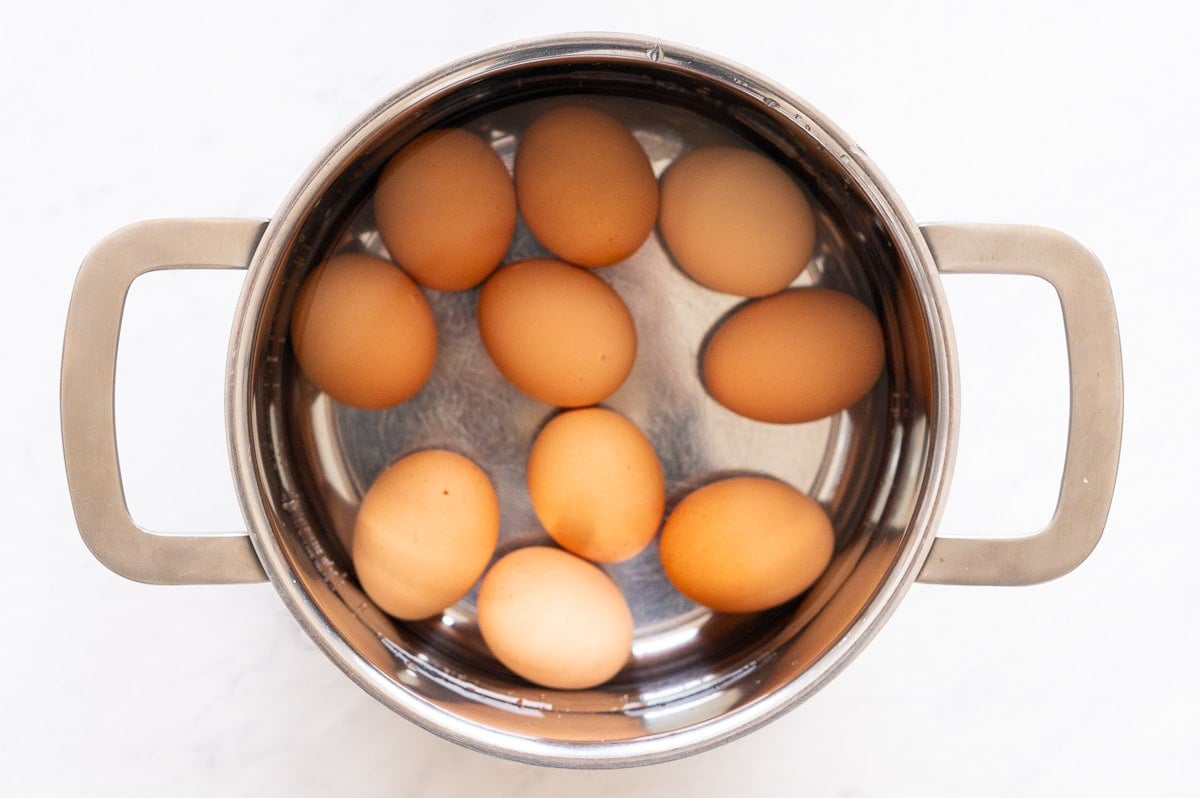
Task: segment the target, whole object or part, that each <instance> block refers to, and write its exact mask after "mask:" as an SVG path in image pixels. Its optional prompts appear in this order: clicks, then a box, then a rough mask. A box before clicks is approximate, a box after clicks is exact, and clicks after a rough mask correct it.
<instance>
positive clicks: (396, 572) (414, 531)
mask: <svg viewBox="0 0 1200 798" xmlns="http://www.w3.org/2000/svg"><path fill="white" fill-rule="evenodd" d="M499 534H500V505H499V502H498V501H497V499H496V492H495V490H494V489H493V487H492V483H491V481H490V480H489V479H488V477H487V474H485V473H484V472H483V471H482V470H481V469H480V468H479V466H477V465H475V464H474V463H473V462H471V461H470V460H469V459H467V458H466V457H463V456H462V455H461V454H457V453H455V452H449V451H444V450H440V449H428V450H424V451H419V452H416V453H414V454H410V455H408V456H407V457H404V458H402V459H401V460H399V461H397V462H396V463H395V464H393V465H392V466H391V467H390V468H388V469H387V470H386V471H384V472H383V473H382V474H381V475H380V476H379V478H378V479H376V480H375V482H374V483H373V484H372V485H371V488H370V489H369V490H368V491H367V494H366V495H365V496H364V497H363V500H362V505H361V506H360V507H359V510H358V517H357V518H356V520H355V523H354V538H353V540H352V543H351V550H352V552H351V556H352V559H353V561H354V570H355V573H356V574H357V576H358V581H359V582H360V583H361V584H362V586H363V590H365V591H366V593H367V595H368V596H370V597H371V600H372V601H374V602H375V603H376V604H378V605H379V607H380V609H382V610H383V611H384V612H386V613H388V614H389V615H394V616H395V617H397V618H400V619H402V620H418V619H421V618H428V617H429V616H431V615H435V614H437V613H439V612H441V611H442V610H444V609H445V608H446V607H449V606H450V605H451V604H453V603H455V602H456V601H458V600H459V599H461V598H462V597H463V596H465V595H466V594H467V592H468V591H469V590H470V589H471V586H472V585H474V584H475V580H477V579H478V578H479V576H480V574H482V573H483V571H484V569H485V568H486V567H487V564H488V561H489V560H490V559H491V557H492V553H493V551H494V550H495V548H496V539H497V537H498V536H499Z"/></svg>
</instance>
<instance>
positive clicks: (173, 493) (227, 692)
mask: <svg viewBox="0 0 1200 798" xmlns="http://www.w3.org/2000/svg"><path fill="white" fill-rule="evenodd" d="M301 5H302V4H299V3H294V4H284V3H278V4H252V3H248V2H224V1H223V0H212V1H210V2H204V3H191V4H187V5H186V7H185V6H184V5H183V4H172V3H161V2H146V3H124V4H117V3H112V4H108V7H104V8H102V7H101V4H77V5H76V4H65V3H61V2H48V3H43V4H33V3H26V4H22V10H21V11H20V12H15V11H13V10H12V9H7V10H6V11H5V14H4V19H3V20H2V21H0V219H2V220H3V221H2V222H0V230H3V234H4V235H3V241H4V246H3V249H0V252H2V253H3V256H4V266H3V274H4V278H5V281H4V288H3V290H0V332H2V336H0V341H2V342H3V343H2V350H0V351H2V352H3V371H2V373H3V374H4V381H3V384H2V390H0V409H2V411H3V412H2V417H3V419H4V424H3V425H0V469H2V471H0V485H3V509H4V513H3V516H2V518H3V520H2V521H0V531H2V533H3V542H4V551H5V555H6V556H5V568H4V572H5V575H4V578H3V579H2V580H0V608H2V609H0V613H3V614H2V616H0V618H2V620H3V635H4V638H5V644H4V646H3V652H4V653H3V654H0V774H3V782H2V783H3V785H4V786H3V788H0V789H2V791H3V792H4V793H5V794H10V795H122V796H126V795H168V794H169V795H216V794H221V795H256V796H257V795H273V794H289V795H331V794H332V795H338V794H353V795H363V796H371V795H389V794H395V795H422V796H449V795H460V794H464V793H466V792H467V791H472V792H475V793H479V794H486V795H522V796H550V795H563V794H569V795H573V796H577V798H586V797H587V796H601V795H611V794H635V793H638V792H644V793H646V794H653V795H659V796H683V795H687V796H698V795H713V796H716V795H722V796H723V795H729V794H737V795H754V794H772V795H792V794H805V795H835V796H891V795H909V794H912V795H916V794H922V795H945V796H958V795H977V796H980V795H982V796H992V795H995V796H1009V795H1018V794H1019V795H1063V794H1099V795H1126V794H1142V795H1183V794H1195V793H1196V790H1197V789H1198V788H1200V762H1198V760H1197V751H1198V750H1200V720H1198V719H1197V713H1198V710H1200V695H1198V692H1197V687H1196V679H1195V674H1196V668H1197V659H1198V655H1200V644H1198V642H1197V641H1198V640H1200V612H1198V610H1197V606H1198V605H1200V601H1198V600H1200V587H1198V585H1200V580H1198V579H1197V570H1198V568H1200V540H1198V538H1197V531H1198V530H1197V527H1196V523H1195V521H1194V518H1195V512H1194V500H1195V498H1196V496H1197V495H1198V490H1197V477H1200V469H1198V468H1197V466H1196V462H1197V460H1196V456H1195V452H1196V448H1197V446H1198V445H1200V436H1198V434H1197V424H1196V420H1195V419H1196V409H1195V408H1196V394H1197V387H1198V385H1197V376H1196V373H1197V366H1198V365H1200V364H1198V362H1197V360H1198V358H1197V354H1198V349H1200V347H1198V345H1197V337H1198V336H1197V334H1198V333H1200V325H1198V324H1197V321H1196V317H1197V313H1196V310H1195V307H1196V295H1197V290H1198V289H1200V280H1198V278H1197V271H1198V267H1200V263H1198V262H1197V255H1196V253H1197V245H1198V244H1200V239H1198V236H1197V232H1196V231H1197V229H1200V226H1198V225H1200V203H1197V200H1196V193H1195V183H1196V181H1197V180H1198V179H1200V156H1198V155H1197V154H1196V152H1197V151H1196V132H1197V129H1198V128H1200V124H1198V123H1200V111H1198V110H1197V109H1198V108H1200V90H1198V89H1197V79H1198V76H1200V47H1198V46H1197V44H1196V41H1195V31H1196V24H1197V20H1195V19H1192V18H1190V17H1191V11H1190V9H1191V5H1190V4H1184V3H1177V4H1167V3H1158V2H1139V3H1134V4H1126V3H1122V4H1115V3H1109V4H1103V3H1101V4H1091V5H1086V4H1068V3H1045V2H1024V1H1021V2H1006V3H1003V4H996V5H995V6H994V7H992V8H991V9H990V10H983V9H981V8H980V7H979V5H978V4H972V3H963V2H961V0H959V1H958V2H944V3H934V2H909V3H878V4H872V3H862V2H840V3H821V4H810V3H788V4H783V3H781V4H778V5H769V4H766V3H760V2H752V1H751V0H738V1H737V2H733V3H724V4H719V5H715V6H713V8H712V9H711V10H705V9H703V8H701V7H700V5H699V4H698V3H696V2H671V3H649V2H641V3H627V2H607V3H564V2H561V1H560V2H548V3H520V2H513V1H512V0H508V1H507V2H490V3H466V2H442V3H434V4H428V5H422V6H419V7H413V8H409V6H410V4H407V3H403V2H389V3H367V2H337V3H333V2H323V3H319V4H312V5H311V6H309V7H307V8H302V7H301ZM574 30H624V31H630V32H637V33H644V34H646V35H647V36H661V37H663V38H666V39H670V40H675V41H679V42H684V43H688V44H691V45H694V46H698V47H701V48H704V49H707V50H709V51H712V52H715V53H719V54H721V55H724V56H726V57H728V58H731V59H734V60H736V61H739V62H741V63H743V64H745V65H747V66H748V67H750V68H751V69H754V70H756V71H758V72H761V73H763V74H765V75H768V76H770V77H772V78H773V79H775V80H777V81H779V82H780V83H782V84H784V85H786V86H789V87H791V88H792V89H793V90H794V91H795V92H796V93H797V94H799V95H800V96H802V97H805V98H806V99H807V100H809V101H810V102H811V103H813V105H815V106H816V107H817V108H819V109H820V110H822V111H823V112H824V113H825V114H826V115H827V116H828V117H830V118H831V119H833V120H834V121H835V122H836V123H837V124H838V125H839V126H840V127H841V128H842V129H844V130H845V131H846V132H847V133H848V134H849V135H850V136H851V137H852V138H853V139H855V140H856V141H857V142H858V143H859V144H860V145H861V146H862V147H863V148H864V149H865V150H866V151H867V153H868V154H869V155H870V156H871V157H872V158H873V159H874V160H875V162H876V163H877V164H878V165H879V166H880V167H881V169H882V170H883V172H884V173H885V174H886V175H888V176H889V178H890V179H891V181H892V183H893V184H894V185H895V187H896V189H897V190H898V192H899V194H900V195H901V196H902V197H903V198H904V199H905V201H906V202H907V204H908V206H909V208H910V210H911V211H912V213H913V215H914V216H915V217H916V218H917V219H918V220H919V221H995V222H1028V223H1037V224H1044V225H1049V226H1052V227H1057V228H1059V229H1062V230H1064V231H1066V232H1068V233H1069V234H1071V235H1073V236H1074V237H1076V238H1078V239H1079V240H1081V241H1083V242H1085V243H1086V244H1087V245H1088V246H1089V247H1090V248H1091V249H1092V250H1093V251H1094V252H1096V253H1097V255H1098V256H1099V257H1100V259H1101V260H1102V261H1103V262H1104V263H1105V265H1106V267H1107V269H1108V271H1109V274H1110V278H1111V281H1112V285H1113V290H1114V294H1115V296H1116V301H1117V307H1118V313H1119V316H1120V324H1121V333H1122V341H1123V348H1124V356H1125V376H1126V391H1125V397H1126V414H1125V442H1124V449H1123V455H1122V462H1121V475H1120V480H1119V483H1118V489H1117V495H1116V499H1115V501H1114V504H1113V509H1112V514H1111V517H1110V519H1109V524H1108V528H1107V531H1106V533H1105V537H1104V539H1103V540H1102V541H1101V543H1100V545H1099V547H1098V548H1097V550H1096V551H1095V553H1094V554H1093V556H1092V557H1091V559H1089V560H1088V561H1087V562H1086V563H1085V564H1084V565H1083V566H1081V567H1080V568H1079V569H1078V570H1077V571H1075V572H1074V573H1072V574H1071V575H1069V576H1067V577H1064V578H1062V579H1060V580H1058V581H1055V582H1052V583H1050V584H1047V585H1043V586H1038V587H1029V588H951V587H930V586H924V585H916V586H914V587H913V588H912V590H911V591H910V592H909V593H908V595H907V597H906V599H905V600H904V602H903V603H902V605H901V607H900V609H899V610H898V612H897V613H896V615H895V616H894V617H893V619H892V620H891V621H890V623H889V624H888V625H887V627H886V628H885V629H884V630H883V632H882V633H881V634H880V635H879V637H878V638H876V640H875V641H874V642H873V643H872V644H871V645H870V646H868V647H867V649H866V650H865V652H864V653H863V654H862V655H861V656H860V657H859V658H858V659H857V660H856V661H855V662H854V663H853V664H852V665H851V666H850V667H849V668H848V669H847V670H846V671H845V672H844V673H843V674H842V675H840V676H839V677H838V678H837V679H835V680H834V681H833V682H832V683H831V684H829V686H828V687H826V688H825V689H824V690H822V691H821V692H820V693H819V694H818V695H816V696H815V697H814V698H813V699H811V700H810V701H808V702H807V703H805V704H804V705H802V706H801V707H799V708H798V709H796V710H794V711H793V712H791V713H790V714H788V715H786V716H785V717H783V718H782V719H780V720H778V721H776V722H774V723H773V724H771V725H770V726H768V727H766V728H764V729H761V730H759V731H757V732H755V733H753V734H751V735H750V736H748V737H745V738H743V739H741V740H739V741H736V742H734V743H732V744H729V745H726V746H724V747H721V748H719V749H716V750H714V751H711V752H708V753H704V754H701V755H698V756H695V757H692V758H689V759H685V760H682V761H678V762H673V763H669V764H666V765H659V766H654V767H648V768H641V769H635V770H626V771H619V772H573V771H557V770H549V769H543V768H536V767H531V766H527V765H520V764H514V763H510V762H504V761H501V760H498V759H493V758H490V757H487V756H484V755H480V754H476V753H473V752H470V751H467V750H464V749H460V748H458V747H457V746H454V745H452V744H450V743H446V742H443V741H441V740H440V739H437V738H435V737H433V736H432V735H430V734H428V733H426V732H424V731H421V730H419V729H417V728H416V727H415V726H413V725H411V724H409V723H408V722H406V721H404V720H403V719H401V718H400V717H399V716H396V715H393V714H392V713H391V712H390V711H389V710H387V709H385V708H384V707H383V706H381V705H379V704H378V703H376V702H375V701H374V700H373V699H371V698H369V697H368V696H367V695H366V694H364V693H362V692H360V691H359V689H358V688H356V687H355V686H354V685H353V684H351V683H350V682H349V680H347V679H346V678H345V677H344V676H342V675H341V673H340V672H339V671H338V670H337V669H336V668H335V667H334V666H333V665H332V664H331V663H329V662H328V661H327V660H326V659H325V658H324V656H323V655H322V654H321V653H319V652H318V650H317V649H316V647H315V646H314V645H313V644H312V643H310V642H309V640H308V638H307V637H306V636H305V634H304V633H303V632H302V631H301V630H300V628H299V626H298V625H297V624H296V623H295V622H294V621H293V619H292V618H291V616H290V615H289V614H288V612H287V611H286V609H285V608H284V607H283V605H282V603H281V602H280V601H279V599H278V598H277V595H276V593H275V591H274V590H273V589H272V588H271V587H270V586H269V585H251V586H241V587H182V588H162V587H158V588H156V587H149V586H144V585H139V584H134V583H132V582H128V581H125V580H123V579H121V578H119V577H117V576H115V575H114V574H112V573H109V572H108V571H106V570H105V569H104V568H103V567H102V566H101V565H99V564H98V563H97V562H95V561H94V560H93V559H92V557H91V556H90V554H89V553H88V552H87V550H86V549H85V548H84V546H83V544H82V543H81V541H80V539H79V537H78V534H77V533H76V531H75V526H74V520H73V517H72V513H71V509H70V505H69V500H68V496H67V492H66V485H65V478H64V476H63V468H62V459H61V449H60V440H59V432H58V361H59V355H60V347H61V338H62V330H63V322H64V318H65V313H66V307H67V301H68V298H69V295H70V291H71V285H72V281H73V279H74V274H75V270H76V269H77V267H78V264H79V262H80V261H81V259H82V258H83V256H84V255H85V254H86V252H87V251H88V249H89V248H90V246H91V245H92V244H94V243H95V242H96V241H98V240H99V239H100V238H102V237H103V236H104V235H106V234H107V233H109V232H111V231H112V230H114V229H116V228H117V227H119V226H121V225H123V224H125V223H127V222H130V221H134V220H138V219H143V218H150V217H164V216H167V217H170V216H256V217H269V216H270V215H271V214H272V213H273V211H274V209H275V208H276V207H277V205H278V203H279V202H280V201H281V200H282V198H283V197H284V195H285V194H286V192H287V191H288V189H289V188H290V186H291V184H292V182H293V181H294V180H296V179H297V178H298V177H299V176H300V174H301V173H302V172H303V170H304V169H305V168H306V166H307V165H308V163H309V161H310V160H311V159H312V158H313V157H315V155H316V154H317V153H318V152H319V151H320V150H321V149H322V148H323V147H324V145H325V144H326V143H327V142H328V141H329V140H331V139H332V138H333V137H334V136H335V135H336V134H337V133H338V132H339V131H340V129H341V128H343V127H344V126H345V125H347V124H348V123H349V122H350V121H352V120H353V119H354V118H355V117H356V116H357V115H358V114H359V113H361V112H362V111H364V110H365V109H366V108H367V107H369V106H370V105H372V104H373V103H374V102H375V101H376V100H378V99H380V98H382V97H383V96H385V95H387V94H389V93H391V92H392V91H394V90H395V89H397V88H398V87H400V86H402V85H403V84H405V83H406V82H408V81H410V80H412V79H414V78H415V77H417V76H418V75H420V74H422V73H424V72H426V71H428V70H430V69H433V68H435V67H437V66H439V65H441V64H443V63H445V62H448V61H450V60H453V59H456V58H459V57H461V56H464V55H466V54H469V53H471V52H474V51H477V50H480V49H484V48H487V47H490V46H492V45H495V44H499V43H502V42H506V41H509V40H512V39H519V38H526V37H530V36H535V35H544V34H550V33H556V32H565V31H574ZM239 280H240V275H239V274H238V273H232V274H212V273H209V274H189V275H158V276H154V277H150V278H146V279H144V280H143V281H140V282H139V283H138V284H137V285H136V286H135V288H134V290H133V292H132V294H131V296H130V301H129V307H128V314H127V322H126V327H125V333H124V337H123V339H122V352H121V362H120V371H119V385H118V426H119V430H120V432H119V434H120V443H121V446H122V456H123V458H124V461H125V466H126V471H127V487H128V495H129V502H130V506H131V508H132V510H133V513H134V515H135V517H136V518H137V519H138V520H139V521H140V522H142V523H143V524H145V525H147V526H150V527H152V528H156V529H161V530H171V531H193V530H206V529H207V530H222V529H225V530H228V529H236V528H239V527H240V526H241V519H240V516H239V512H238V509H237V504H236V501H235V499H234V495H233V491H232V486H231V481H230V478H229V475H228V467H227V463H226V458H225V452H224V432H223V427H222V424H223V410H222V407H221V402H222V380H223V369H224V353H225V344H226V340H227V335H228V329H229V324H230V320H231V318H232V313H233V306H234V302H235V300H236V296H237V291H238V288H239ZM945 285H946V288H947V293H948V295H949V297H950V300H951V306H952V311H953V316H954V321H955V324H956V327H957V330H958V343H959V350H960V355H961V358H962V371H961V375H962V387H963V403H962V407H963V430H962V436H961V441H960V458H959V465H958V469H957V471H956V478H955V485H954V491H953V496H952V499H951V503H950V506H949V507H948V509H947V513H946V516H945V518H944V520H943V524H942V527H941V529H942V531H943V532H945V533H954V534H960V535H964V534H965V535H1005V536H1007V535H1015V534H1024V533H1028V532H1031V531H1033V530H1034V529H1036V528H1038V526H1039V525H1040V524H1042V523H1044V522H1045V521H1046V520H1047V519H1048V518H1049V516H1050V513H1051V512H1052V509H1053V505H1054V501H1055V497H1056V491H1057V480H1058V476H1059V474H1060V470H1061V462H1062V457H1063V452H1064V443H1063V436H1064V431H1065V424H1066V391H1067V388H1066V386H1067V378H1066V368H1067V365H1066V357H1065V349H1064V345H1063V335H1062V331H1061V324H1060V320H1059V317H1058V315H1057V306H1056V303H1055V299H1054V295H1053V292H1052V291H1051V290H1050V289H1049V288H1048V287H1047V286H1045V285H1043V284H1040V283H1038V282H1036V281H1034V280H1030V279H1027V278H1025V279H1022V278H1007V279H1000V278H976V277H957V278H953V279H947V280H946V281H945Z"/></svg>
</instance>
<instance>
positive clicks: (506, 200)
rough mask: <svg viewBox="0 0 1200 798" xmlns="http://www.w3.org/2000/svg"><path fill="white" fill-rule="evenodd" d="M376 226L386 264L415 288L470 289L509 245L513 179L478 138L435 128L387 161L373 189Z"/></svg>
mask: <svg viewBox="0 0 1200 798" xmlns="http://www.w3.org/2000/svg"><path fill="white" fill-rule="evenodd" d="M375 222H376V225H377V226H378V228H379V234H380V235H381V236H383V243H384V245H386V246H387V249H388V252H389V253H391V255H392V258H393V259H394V260H395V261H396V262H397V263H398V264H400V266H402V267H403V268H404V270H405V271H406V272H408V273H409V274H410V275H412V278H413V279H414V280H416V281H417V282H419V283H420V284H421V285H424V286H426V287H428V288H434V289H437V290H439V291H461V290H463V289H466V288H471V287H472V286H475V285H478V284H479V283H480V282H482V281H483V279H484V278H485V277H487V276H488V274H490V273H491V271H492V270H493V269H494V268H495V267H496V264H498V263H499V262H500V259H501V258H502V257H503V256H504V252H505V251H506V250H507V249H508V245H509V242H510V240H511V239H512V235H513V230H514V229H515V228H516V223H517V201H516V194H515V192H514V190H513V184H512V178H511V177H509V174H508V170H507V169H506V168H505V166H504V163H503V162H502V161H501V160H500V157H499V156H498V155H497V154H496V152H495V150H493V149H492V148H491V147H490V146H489V145H488V144H487V142H485V141H484V140H483V139H481V138H479V137H478V136H475V135H472V134H471V133H468V132H467V131H465V130H433V131H430V132H428V133H425V134H424V135H422V136H420V137H418V138H416V139H414V140H413V141H412V142H410V143H409V144H407V145H405V146H404V148H403V149H401V150H400V152H398V153H397V154H396V155H394V156H393V157H392V159H391V160H390V161H388V164H387V166H386V167H385V168H384V170H383V174H382V175H381V176H380V178H379V183H378V185H377V186H376V188H375Z"/></svg>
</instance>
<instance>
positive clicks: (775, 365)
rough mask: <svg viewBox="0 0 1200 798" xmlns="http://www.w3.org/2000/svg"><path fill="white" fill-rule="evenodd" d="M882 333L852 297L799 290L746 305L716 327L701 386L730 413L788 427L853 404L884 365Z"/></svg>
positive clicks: (820, 291) (868, 312)
mask: <svg viewBox="0 0 1200 798" xmlns="http://www.w3.org/2000/svg"><path fill="white" fill-rule="evenodd" d="M883 358H884V352H883V333H882V331H881V330H880V328H879V322H878V321H877V320H876V319H875V316H874V314H873V313H871V311H870V310H869V309H868V308H867V307H866V306H865V305H863V304H862V303H861V302H859V301H858V300H857V299H855V298H854V297H852V296H850V295H848V294H843V293H840V292H838V291H831V290H828V289H825V288H797V289H792V290H790V291H785V292H784V293H782V294H777V295H775V296H772V297H767V298H766V299H758V300H754V301H753V302H748V303H746V304H745V305H743V306H742V307H740V308H738V309H737V310H735V311H734V312H733V313H731V314H730V315H729V316H728V317H727V318H726V319H725V321H724V322H722V323H721V325H720V326H719V327H717V329H716V331H715V332H713V334H712V336H711V338H710V339H709V341H708V345H707V346H706V347H705V350H704V354H703V375H704V385H705V387H707V388H708V392H709V393H710V394H711V395H712V397H713V398H714V399H716V400H717V401H718V402H720V403H721V404H722V405H724V406H725V407H727V408H729V409H730V410H732V411H733V412H735V413H739V414H741V415H743V416H746V417H748V418H753V419H756V420H758V421H768V422H773V423H776V424H792V423H797V422H801V421H812V420H814V419H818V418H821V417H823V416H828V415H830V414H832V413H836V412H838V411H840V410H843V409H845V408H847V407H850V406H851V405H853V404H854V403H855V402H857V401H858V400H859V399H861V398H862V397H863V396H865V395H866V394H867V392H868V391H870V389H871V386H873V385H874V384H875V381H876V380H877V379H878V378H879V374H880V372H881V371H882V370H883Z"/></svg>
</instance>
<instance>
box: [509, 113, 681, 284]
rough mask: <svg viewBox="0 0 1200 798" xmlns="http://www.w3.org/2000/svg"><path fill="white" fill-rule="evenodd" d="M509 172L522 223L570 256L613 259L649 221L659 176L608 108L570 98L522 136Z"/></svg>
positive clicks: (631, 246)
mask: <svg viewBox="0 0 1200 798" xmlns="http://www.w3.org/2000/svg"><path fill="white" fill-rule="evenodd" d="M514 173H515V175H516V184H517V203H518V205H519V206H520V209H521V216H522V217H523V218H524V219H525V223H526V224H527V225H529V229H530V230H531V231H533V234H534V235H535V236H536V237H537V239H538V241H540V242H542V244H543V245H545V247H546V248H547V249H549V250H550V251H551V252H553V253H554V254H555V255H558V256H559V257H560V258H562V259H564V260H568V261H570V262H571V263H576V264H579V265H580V266H608V265H609V264H612V263H616V262H617V261H619V260H622V259H624V258H627V257H629V256H630V255H632V254H633V253H634V252H635V251H637V249H638V247H640V246H641V245H642V243H643V242H644V241H645V240H646V238H647V237H648V236H649V235H650V231H651V230H653V229H654V219H655V216H656V215H657V214H658V181H657V180H655V179H654V171H653V170H652V169H651V168H650V161H649V159H648V158H647V157H646V153H645V151H644V150H642V147H641V145H640V144H638V143H637V140H636V139H635V138H634V137H633V135H632V134H631V133H630V132H629V131H628V130H627V129H626V128H625V126H624V125H622V124H621V123H620V122H618V121H617V120H616V119H613V118H612V117H611V116H609V115H608V114H606V113H603V112H601V111H597V110H595V109H593V108H587V107H585V106H579V105H571V106H565V107H562V108H555V109H554V110H552V111H547V112H546V113H544V114H542V115H541V116H540V117H538V118H537V119H536V120H535V121H534V122H533V124H532V125H530V126H529V129H528V130H526V131H525V133H524V134H523V135H522V136H521V142H520V144H519V145H518V147H517V158H516V165H515V168H514Z"/></svg>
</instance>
